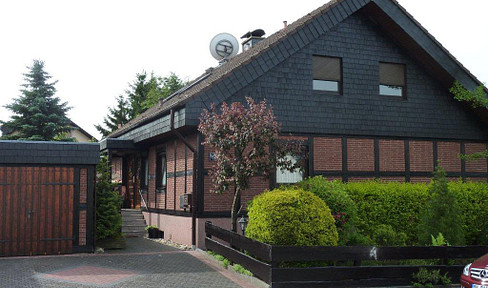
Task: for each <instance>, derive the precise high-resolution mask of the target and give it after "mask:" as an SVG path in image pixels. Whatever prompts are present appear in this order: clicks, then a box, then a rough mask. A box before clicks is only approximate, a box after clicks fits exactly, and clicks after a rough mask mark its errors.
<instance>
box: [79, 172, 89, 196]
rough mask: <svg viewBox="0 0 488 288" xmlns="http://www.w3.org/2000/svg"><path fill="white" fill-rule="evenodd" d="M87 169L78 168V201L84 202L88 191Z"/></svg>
mask: <svg viewBox="0 0 488 288" xmlns="http://www.w3.org/2000/svg"><path fill="white" fill-rule="evenodd" d="M87 182H88V169H80V203H81V204H86V197H87V191H88V186H87V185H88V183H87Z"/></svg>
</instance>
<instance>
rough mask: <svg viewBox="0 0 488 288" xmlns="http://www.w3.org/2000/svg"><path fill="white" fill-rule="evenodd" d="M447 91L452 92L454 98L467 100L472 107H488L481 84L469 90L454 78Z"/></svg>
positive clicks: (487, 100)
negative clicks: (454, 80)
mask: <svg viewBox="0 0 488 288" xmlns="http://www.w3.org/2000/svg"><path fill="white" fill-rule="evenodd" d="M449 91H450V92H451V93H452V94H454V99H456V100H458V101H465V102H468V103H469V104H470V105H471V106H472V107H473V108H485V109H488V99H487V98H486V93H485V91H484V87H483V86H481V85H480V86H478V87H477V88H475V89H474V90H473V91H470V90H468V89H466V88H465V87H464V86H463V85H462V84H461V83H460V82H459V81H457V80H456V82H454V84H453V85H452V87H451V88H450V89H449Z"/></svg>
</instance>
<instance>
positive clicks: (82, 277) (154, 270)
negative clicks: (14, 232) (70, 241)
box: [0, 239, 240, 288]
mask: <svg viewBox="0 0 488 288" xmlns="http://www.w3.org/2000/svg"><path fill="white" fill-rule="evenodd" d="M128 240H129V241H128V244H130V245H128V249H127V250H126V251H124V250H120V251H118V252H116V253H114V252H111V253H107V254H101V255H86V254H83V255H81V254H80V255H68V256H37V257H10V258H0V287H19V288H20V287H25V288H27V287H29V288H30V287H36V288H37V287H53V288H54V287H55V288H59V287H212V288H214V287H215V288H216V287H240V286H238V285H237V284H235V283H234V282H232V281H231V280H229V279H228V278H226V277H224V276H223V275H222V274H220V273H218V272H217V271H215V270H214V269H213V268H211V267H209V266H207V265H206V264H204V263H202V262H200V261H199V260H198V259H196V258H195V257H193V256H191V255H190V254H189V253H188V252H182V251H179V250H177V249H175V248H173V247H168V246H164V245H160V244H157V243H155V244H157V246H153V245H152V243H149V242H145V241H150V240H147V239H142V240H141V239H136V240H131V239H128ZM134 243H138V244H139V245H138V247H134V246H132V247H131V245H133V244H134ZM141 243H142V244H141ZM153 243H154V242H153ZM143 244H146V246H141V245H143ZM97 268H99V269H97ZM87 279H89V280H87Z"/></svg>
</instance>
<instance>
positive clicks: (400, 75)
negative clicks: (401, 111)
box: [379, 63, 406, 97]
mask: <svg viewBox="0 0 488 288" xmlns="http://www.w3.org/2000/svg"><path fill="white" fill-rule="evenodd" d="M405 82H406V81H405V65H403V64H393V63H380V86H379V89H380V95H382V96H396V97H405Z"/></svg>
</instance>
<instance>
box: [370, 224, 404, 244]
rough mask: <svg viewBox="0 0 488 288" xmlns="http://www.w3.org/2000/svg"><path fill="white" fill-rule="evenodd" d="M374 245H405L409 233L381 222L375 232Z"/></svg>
mask: <svg viewBox="0 0 488 288" xmlns="http://www.w3.org/2000/svg"><path fill="white" fill-rule="evenodd" d="M372 238H373V242H374V245H378V246H405V245H406V241H407V234H405V233H404V232H396V231H395V230H393V228H392V227H391V226H390V225H385V224H381V225H379V226H377V227H376V229H375V231H374V233H373V237H372Z"/></svg>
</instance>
